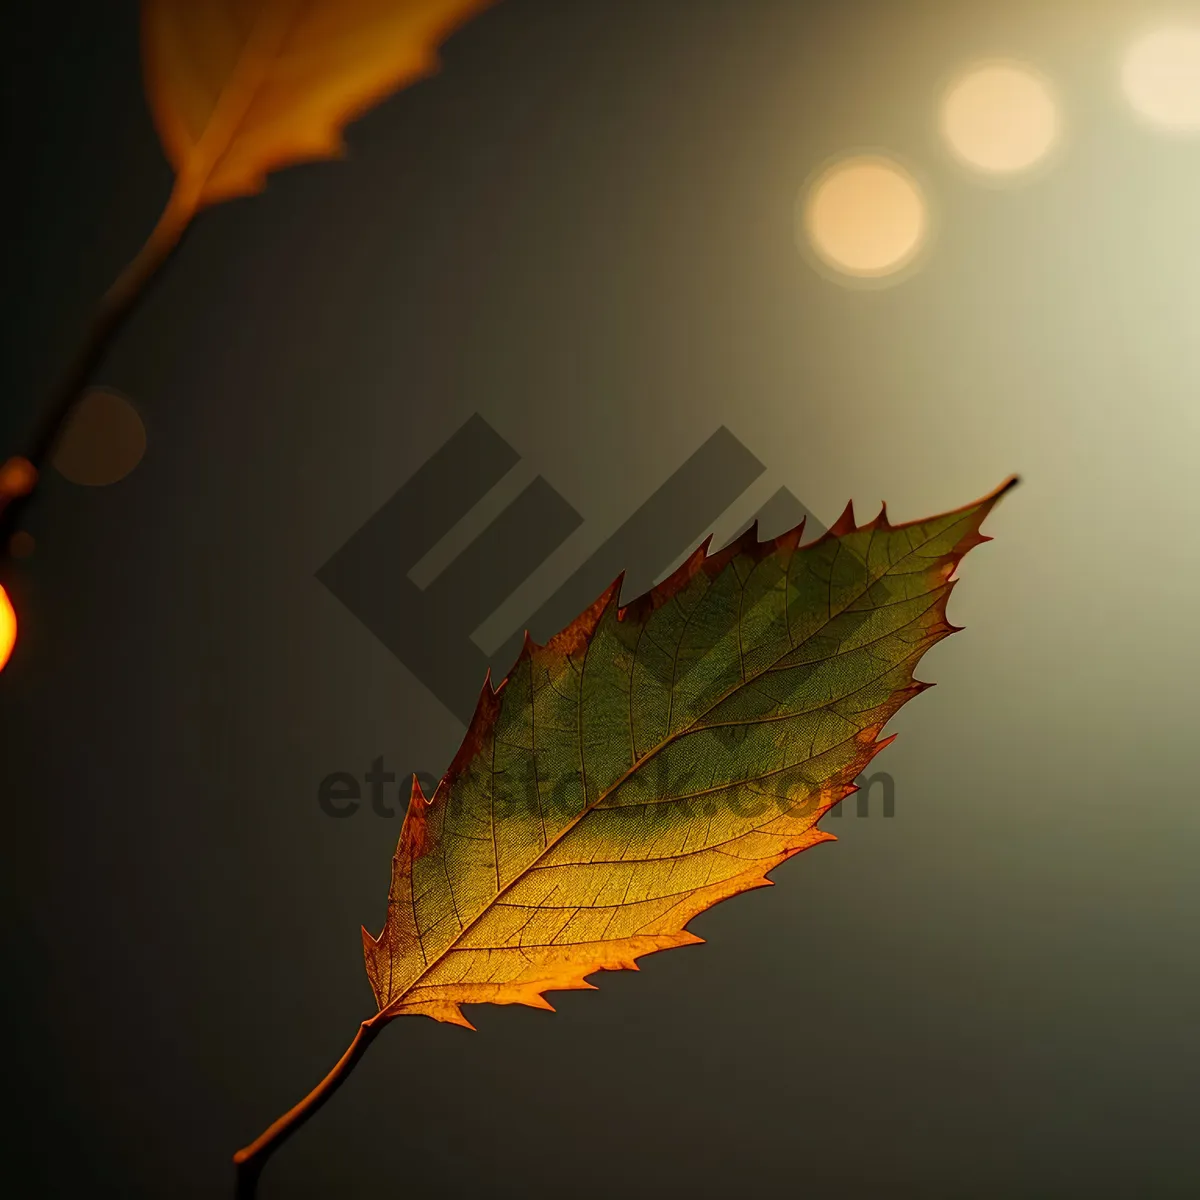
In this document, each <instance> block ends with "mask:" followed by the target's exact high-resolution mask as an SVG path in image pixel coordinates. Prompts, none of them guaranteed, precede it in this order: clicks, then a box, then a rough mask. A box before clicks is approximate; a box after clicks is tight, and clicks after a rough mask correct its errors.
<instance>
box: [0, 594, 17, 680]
mask: <svg viewBox="0 0 1200 1200" xmlns="http://www.w3.org/2000/svg"><path fill="white" fill-rule="evenodd" d="M16 640H17V614H16V613H15V612H13V606H12V604H11V602H10V601H9V599H8V593H7V592H6V591H5V590H4V588H3V586H0V671H3V670H4V664H5V663H7V662H8V656H9V655H10V654H11V653H12V648H13V644H14V643H15V642H16Z"/></svg>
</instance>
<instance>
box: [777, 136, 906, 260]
mask: <svg viewBox="0 0 1200 1200" xmlns="http://www.w3.org/2000/svg"><path fill="white" fill-rule="evenodd" d="M797 218H798V219H797V226H798V228H797V239H798V240H801V239H802V241H803V243H804V244H805V245H806V246H807V248H809V249H811V250H812V251H813V252H814V253H815V255H816V256H817V258H818V260H819V261H820V263H821V264H822V265H823V266H825V267H827V268H831V269H832V270H833V271H834V272H836V273H837V274H838V275H840V276H844V277H846V278H848V279H851V280H859V281H881V280H887V279H889V278H892V277H899V275H900V273H901V272H902V271H903V270H904V268H905V267H908V266H910V265H911V264H912V263H913V261H914V260H915V259H916V257H917V255H918V254H919V253H920V252H921V250H922V248H923V247H924V245H925V243H926V240H927V239H928V236H929V228H930V216H929V204H928V202H927V200H926V198H925V195H924V192H923V191H922V189H921V186H920V185H919V184H918V183H917V181H916V179H914V178H913V176H912V174H911V173H910V172H909V171H908V170H907V169H906V168H905V167H903V166H902V165H901V164H900V163H898V162H897V161H896V160H895V159H893V158H891V157H889V156H887V155H883V154H853V155H848V156H846V157H844V158H841V159H839V160H837V161H835V162H833V163H832V164H830V165H829V166H827V167H825V168H824V169H823V170H822V171H820V172H819V173H818V175H817V176H816V178H815V179H814V180H813V181H812V183H811V184H809V185H808V186H807V187H806V188H805V189H804V192H803V193H802V195H801V200H800V203H799V205H798V212H797Z"/></svg>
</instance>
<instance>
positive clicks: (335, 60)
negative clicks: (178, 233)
mask: <svg viewBox="0 0 1200 1200" xmlns="http://www.w3.org/2000/svg"><path fill="white" fill-rule="evenodd" d="M492 3H494V0H144V2H143V8H142V53H143V59H144V71H145V82H146V95H147V98H148V100H149V102H150V106H151V110H152V111H153V114H154V121H155V124H156V125H157V127H158V132H159V136H160V138H161V139H162V143H163V147H164V148H165V150H166V152H167V156H168V158H169V159H170V160H171V163H172V165H173V166H174V168H175V172H176V176H177V180H178V184H177V187H178V190H179V191H180V192H181V193H183V194H185V195H186V197H187V198H188V201H189V202H190V203H191V204H192V205H193V206H194V207H195V208H200V207H203V206H204V205H208V204H214V203H216V202H218V201H221V200H228V199H230V198H232V197H234V196H247V195H251V194H253V193H255V192H259V191H261V190H262V188H263V187H264V186H265V183H266V177H267V174H268V173H269V172H270V171H274V170H276V169H278V168H279V167H283V166H287V165H288V164H291V163H298V162H303V161H306V160H312V159H322V158H337V157H339V156H340V155H341V154H342V152H343V144H342V129H343V127H344V126H345V125H346V124H347V123H348V122H349V121H351V120H352V119H354V118H355V117H357V116H360V115H361V114H362V113H363V112H365V111H366V110H367V109H368V108H370V107H371V106H372V105H374V104H376V103H378V102H379V101H380V100H382V99H383V98H384V97H385V96H387V95H388V94H390V93H391V92H394V91H396V90H397V89H399V88H401V87H403V86H406V85H407V84H410V83H413V82H414V81H416V80H418V79H420V78H422V77H424V76H426V75H429V74H431V73H432V72H433V71H435V70H436V69H437V54H436V51H437V48H438V46H439V45H440V44H441V43H442V42H443V41H444V40H445V39H446V38H447V37H448V36H449V35H450V34H451V33H452V32H453V31H454V30H455V29H456V28H457V27H458V26H459V25H461V24H463V22H465V21H466V20H468V19H469V18H470V17H471V16H473V15H474V14H476V13H478V12H481V11H482V10H483V9H485V8H487V7H489V6H490V5H491V4H492Z"/></svg>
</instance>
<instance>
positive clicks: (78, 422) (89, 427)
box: [54, 388, 146, 487]
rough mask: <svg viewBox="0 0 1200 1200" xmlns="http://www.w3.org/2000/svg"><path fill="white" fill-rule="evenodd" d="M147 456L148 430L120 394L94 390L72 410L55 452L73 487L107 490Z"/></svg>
mask: <svg viewBox="0 0 1200 1200" xmlns="http://www.w3.org/2000/svg"><path fill="white" fill-rule="evenodd" d="M145 453H146V426H145V425H144V424H143V423H142V418H141V417H140V416H139V415H138V411H137V409H136V408H134V407H133V405H132V404H131V403H130V402H129V400H127V399H126V398H125V397H124V396H122V395H121V394H120V392H114V391H111V390H110V389H108V388H93V389H92V390H91V391H89V392H86V393H85V394H84V395H83V396H82V397H81V398H80V400H79V402H78V403H77V404H76V405H75V407H74V408H73V409H72V410H71V415H70V416H69V417H68V418H67V424H66V426H65V427H64V429H63V432H62V435H61V437H60V438H59V441H58V445H57V446H56V447H55V449H54V467H55V469H56V470H57V471H58V473H59V474H60V475H62V476H63V477H64V478H66V479H69V480H70V481H71V482H72V483H77V484H81V485H83V486H85V487H107V486H108V485H109V484H112V483H117V482H118V481H119V480H121V479H124V478H125V476H126V475H128V474H129V473H130V471H132V470H133V469H134V467H136V466H137V465H138V463H140V462H141V461H142V455H143V454H145Z"/></svg>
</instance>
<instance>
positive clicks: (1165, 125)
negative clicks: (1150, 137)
mask: <svg viewBox="0 0 1200 1200" xmlns="http://www.w3.org/2000/svg"><path fill="white" fill-rule="evenodd" d="M1121 85H1122V87H1123V88H1124V91H1125V95H1126V97H1127V98H1128V99H1129V102H1130V104H1132V105H1133V107H1134V110H1135V111H1136V112H1137V113H1138V114H1139V115H1140V116H1142V117H1145V118H1146V119H1148V120H1149V121H1151V122H1152V123H1153V124H1155V125H1157V126H1158V127H1159V128H1160V129H1164V130H1169V131H1172V132H1176V133H1200V22H1197V23H1194V24H1191V25H1174V26H1168V27H1166V28H1162V29H1156V30H1153V31H1152V32H1150V33H1147V34H1144V35H1143V36H1142V37H1140V38H1138V40H1137V41H1135V42H1134V43H1133V45H1132V46H1130V48H1129V51H1128V53H1127V54H1126V56H1125V62H1124V64H1123V66H1122V68H1121Z"/></svg>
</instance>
